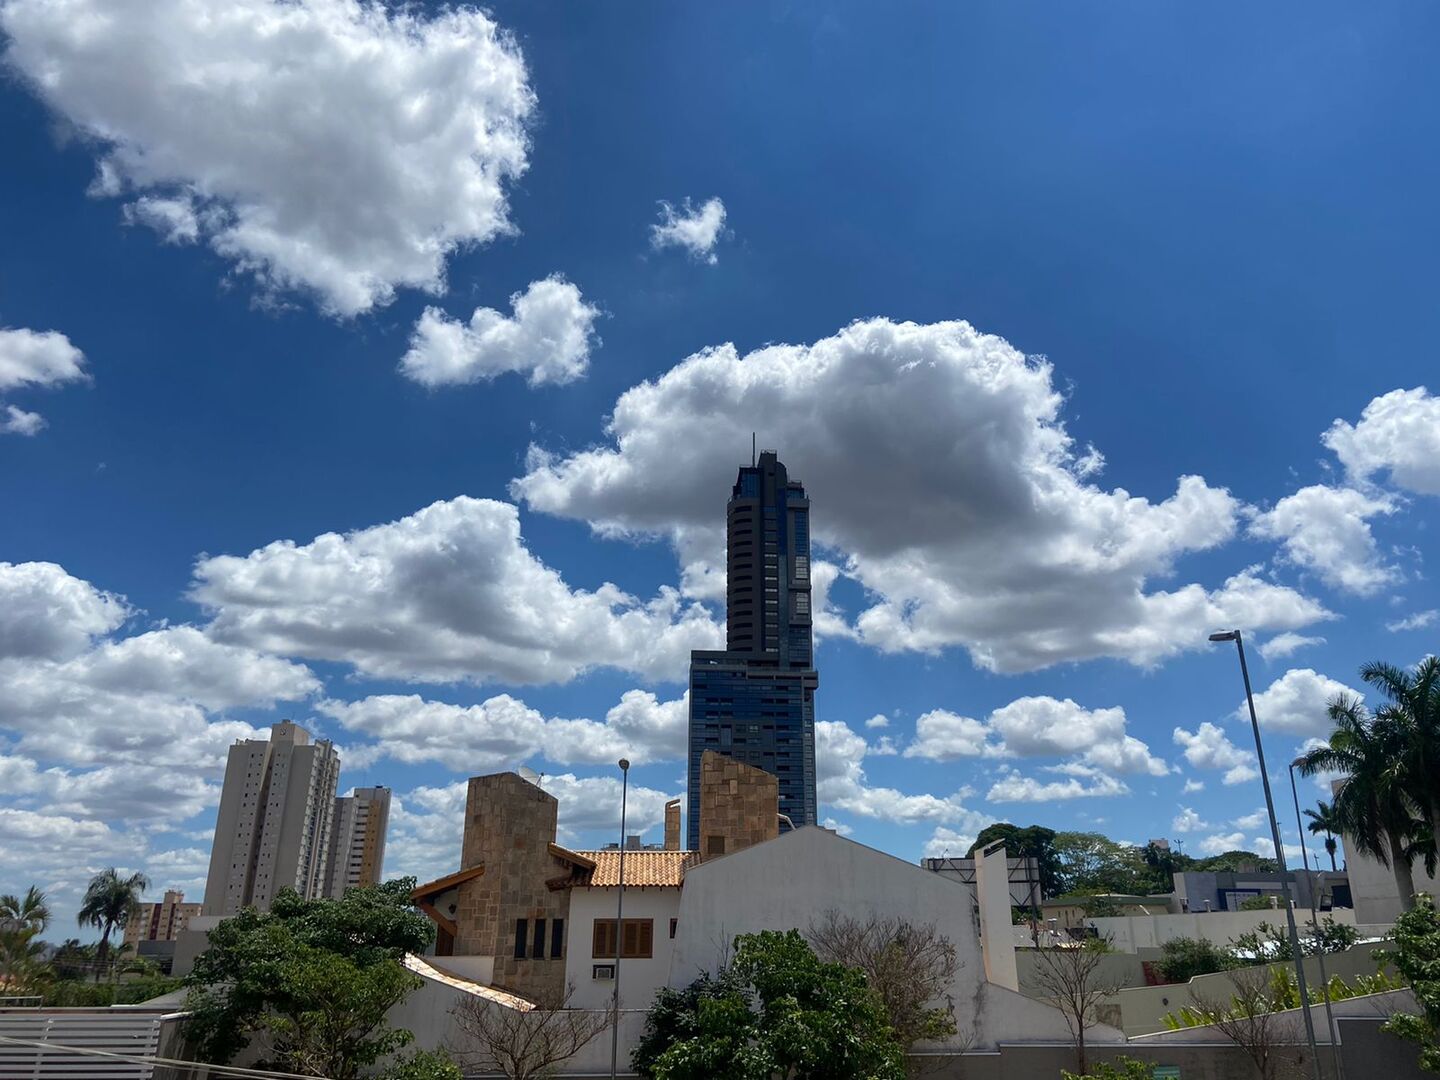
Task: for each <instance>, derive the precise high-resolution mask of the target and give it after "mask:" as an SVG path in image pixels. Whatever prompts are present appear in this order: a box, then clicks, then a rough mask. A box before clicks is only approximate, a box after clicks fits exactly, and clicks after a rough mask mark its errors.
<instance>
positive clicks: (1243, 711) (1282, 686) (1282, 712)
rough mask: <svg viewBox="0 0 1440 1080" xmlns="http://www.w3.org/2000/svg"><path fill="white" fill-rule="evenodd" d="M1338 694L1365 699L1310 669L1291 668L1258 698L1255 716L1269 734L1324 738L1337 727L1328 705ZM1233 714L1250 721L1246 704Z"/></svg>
mask: <svg viewBox="0 0 1440 1080" xmlns="http://www.w3.org/2000/svg"><path fill="white" fill-rule="evenodd" d="M1339 694H1347V695H1349V696H1352V697H1360V696H1363V695H1361V694H1360V691H1358V690H1356V689H1354V688H1353V687H1350V686H1346V685H1345V684H1344V683H1342V682H1340V681H1339V680H1338V679H1332V678H1330V677H1329V676H1328V675H1321V674H1320V673H1319V672H1317V671H1314V670H1312V669H1311V668H1291V669H1290V670H1289V671H1287V672H1286V673H1285V674H1284V675H1282V676H1280V678H1278V679H1276V680H1275V681H1274V682H1272V683H1271V684H1270V685H1269V687H1267V688H1266V689H1265V690H1262V691H1261V692H1260V693H1258V694H1256V695H1255V715H1256V716H1257V717H1259V719H1260V726H1261V727H1262V728H1264V729H1265V730H1267V731H1283V732H1285V733H1286V734H1287V735H1299V736H1301V737H1304V738H1323V737H1324V736H1327V735H1329V734H1330V732H1331V731H1333V730H1334V728H1335V725H1334V723H1333V722H1332V721H1331V720H1330V718H1329V716H1327V715H1326V712H1325V706H1326V705H1327V703H1328V702H1329V701H1330V700H1331V699H1332V698H1334V697H1336V696H1337V695H1339ZM1234 715H1235V719H1236V720H1239V721H1243V722H1244V723H1247V724H1248V723H1249V722H1250V710H1249V707H1248V705H1247V704H1246V703H1245V702H1243V701H1242V702H1241V703H1240V704H1239V705H1237V706H1236V708H1235V714H1234Z"/></svg>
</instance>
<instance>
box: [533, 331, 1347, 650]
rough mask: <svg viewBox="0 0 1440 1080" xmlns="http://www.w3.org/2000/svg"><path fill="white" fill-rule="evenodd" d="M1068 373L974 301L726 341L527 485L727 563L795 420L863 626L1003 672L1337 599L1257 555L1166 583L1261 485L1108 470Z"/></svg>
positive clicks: (559, 509) (629, 530)
mask: <svg viewBox="0 0 1440 1080" xmlns="http://www.w3.org/2000/svg"><path fill="white" fill-rule="evenodd" d="M1052 374H1053V373H1052V370H1051V367H1050V365H1049V364H1048V363H1046V362H1044V361H1041V360H1037V359H1034V358H1031V357H1026V356H1024V355H1023V354H1021V353H1020V352H1019V351H1018V350H1016V349H1015V348H1013V347H1012V346H1011V345H1010V344H1008V343H1007V342H1005V341H1003V340H1002V339H1000V338H998V337H994V336H991V335H987V334H982V333H980V332H978V331H976V330H975V329H974V328H973V327H971V326H970V325H969V324H968V323H964V322H944V323H935V324H931V325H916V324H913V323H895V322H891V321H890V320H887V319H873V320H870V321H868V322H857V323H854V324H852V325H850V326H848V327H846V328H845V329H844V330H842V331H841V332H840V333H838V334H836V335H835V336H833V337H829V338H825V339H823V340H821V341H817V342H815V343H814V344H812V345H802V346H796V345H774V346H769V347H766V348H762V349H758V350H756V351H754V352H752V353H749V354H748V355H742V354H741V353H740V352H739V351H738V350H737V349H736V348H735V347H734V346H733V345H722V346H719V347H716V348H712V349H707V350H705V351H703V352H700V353H697V354H695V355H694V356H691V357H689V358H688V359H686V360H685V361H683V362H682V363H680V364H679V365H678V366H676V367H674V368H672V369H671V370H670V371H668V372H666V373H665V374H664V375H662V376H661V377H660V378H658V379H656V380H654V381H651V382H645V383H642V384H640V385H638V386H635V387H633V388H631V389H630V390H628V391H626V392H625V393H624V394H622V395H621V396H620V399H619V400H618V401H617V402H616V404H615V408H614V410H613V412H612V414H611V418H610V421H609V424H608V428H607V434H608V435H609V438H610V442H609V444H608V445H601V446H598V447H595V448H591V449H587V450H582V451H579V452H575V453H570V454H564V455H561V454H552V453H549V452H547V451H545V450H543V449H541V448H538V447H537V448H532V450H531V453H530V455H529V461H528V471H527V472H526V474H525V475H524V476H523V477H521V478H519V479H517V480H516V481H515V483H514V484H513V486H512V490H513V492H514V494H515V495H516V496H518V497H519V498H521V499H523V500H524V501H525V502H527V503H528V504H529V505H530V506H532V507H533V508H535V509H537V510H541V511H544V512H547V513H552V514H556V515H561V516H565V517H570V518H576V519H580V520H584V521H587V522H589V523H590V524H591V526H592V527H593V528H594V529H596V530H597V531H598V532H600V533H602V534H605V535H655V534H660V535H666V536H668V537H670V539H671V540H672V542H674V544H675V545H676V549H677V552H678V554H679V557H680V561H681V564H682V566H683V567H684V568H685V580H686V581H687V582H690V581H692V580H697V579H707V580H708V576H713V574H714V573H715V572H716V571H715V569H714V568H715V566H716V564H717V563H718V561H719V559H720V555H721V553H722V552H723V550H724V547H723V530H722V528H721V525H720V524H719V517H720V515H719V513H718V509H717V507H718V505H719V504H717V502H716V498H717V496H716V495H715V493H716V492H717V491H718V492H723V491H725V490H727V489H728V487H729V486H730V484H731V483H732V482H733V480H734V470H735V463H736V458H737V448H739V447H742V446H745V447H748V444H749V436H750V433H751V432H752V431H756V430H758V431H760V432H761V438H762V440H763V439H769V440H774V439H777V438H779V437H780V435H781V434H782V433H783V436H784V445H783V446H780V447H778V449H779V451H780V456H781V459H782V460H783V461H785V463H786V465H787V466H788V467H789V469H790V472H791V476H792V477H795V478H798V479H801V480H803V481H804V482H805V484H806V486H807V490H808V491H809V493H810V494H811V495H812V497H814V498H815V499H816V500H817V502H816V505H817V510H816V513H815V517H814V529H815V536H816V539H817V541H818V542H819V543H820V544H822V545H823V546H824V547H826V548H827V549H829V550H833V551H836V552H839V553H841V554H842V555H843V556H844V564H843V567H841V569H842V570H843V572H844V573H845V574H846V575H847V576H849V577H851V578H853V579H854V580H855V581H857V582H858V583H859V584H861V585H862V586H863V587H864V588H865V589H866V590H867V591H868V594H869V595H870V597H871V598H872V600H871V604H870V606H869V607H868V608H867V609H866V610H864V611H862V612H861V613H860V614H859V615H858V617H857V618H856V619H855V622H854V624H853V626H850V627H847V628H846V629H847V631H848V633H849V634H851V635H852V636H855V637H857V638H859V639H860V640H861V641H864V642H868V643H869V644H871V645H873V646H875V647H877V648H879V649H882V650H885V651H898V650H918V651H929V652H934V651H938V650H941V649H943V648H945V647H948V646H955V645H959V646H963V647H964V648H966V649H968V650H969V652H970V654H971V657H972V658H973V659H974V661H975V662H976V663H977V664H979V665H980V666H982V667H984V668H987V669H990V670H995V671H1005V672H1016V671H1027V670H1033V669H1036V668H1042V667H1046V666H1048V665H1050V664H1055V663H1063V662H1069V661H1079V660H1087V659H1093V658H1097V657H1117V658H1122V659H1125V660H1127V661H1130V662H1132V663H1137V664H1144V665H1149V664H1154V663H1156V662H1157V661H1160V660H1163V659H1165V658H1166V657H1169V656H1173V655H1175V654H1177V653H1179V652H1181V651H1182V650H1185V649H1190V648H1197V647H1199V645H1200V644H1203V641H1204V637H1203V635H1198V634H1197V633H1196V632H1195V629H1194V628H1195V627H1196V626H1205V625H1211V624H1214V625H1222V624H1223V625H1243V626H1246V627H1248V628H1254V629H1256V630H1267V629H1268V630H1275V631H1284V630H1295V629H1299V628H1301V627H1303V626H1306V625H1309V624H1311V623H1314V622H1316V621H1317V620H1320V619H1324V618H1327V617H1328V612H1326V611H1325V609H1324V608H1323V607H1322V606H1321V605H1320V604H1318V603H1317V602H1316V601H1314V600H1312V599H1310V598H1308V597H1306V596H1304V595H1302V594H1300V593H1298V592H1296V591H1294V590H1293V589H1289V588H1285V587H1282V586H1279V585H1275V584H1273V583H1270V582H1267V581H1264V580H1263V579H1262V578H1261V577H1260V576H1259V575H1258V574H1257V573H1256V572H1254V571H1253V570H1242V571H1240V572H1239V573H1235V574H1233V575H1232V576H1231V577H1230V578H1229V579H1228V580H1226V581H1224V582H1223V583H1221V584H1220V585H1218V586H1213V587H1206V586H1203V585H1201V584H1198V583H1193V584H1180V585H1178V586H1176V587H1174V588H1173V589H1168V590H1162V589H1157V588H1155V587H1154V586H1153V584H1152V582H1153V581H1154V580H1155V579H1158V578H1161V577H1164V576H1166V575H1169V574H1170V573H1171V572H1172V570H1173V568H1174V563H1175V561H1176V560H1177V559H1178V558H1179V557H1180V556H1182V555H1184V554H1186V553H1188V552H1194V551H1202V550H1207V549H1211V548H1215V547H1217V546H1219V545H1222V544H1224V543H1226V542H1228V541H1229V540H1230V539H1232V538H1233V537H1234V535H1235V532H1236V528H1237V517H1238V513H1239V504H1238V503H1237V502H1236V500H1235V499H1234V498H1233V497H1232V496H1231V495H1230V494H1229V493H1228V492H1226V491H1224V490H1223V489H1218V488H1214V487H1211V486H1210V485H1209V484H1207V483H1206V482H1205V481H1204V480H1203V479H1201V478H1199V477H1194V476H1190V477H1183V478H1181V479H1180V480H1179V482H1178V483H1177V485H1176V488H1175V491H1174V492H1173V493H1172V494H1170V495H1169V496H1168V497H1166V498H1164V499H1163V500H1161V501H1158V502H1156V501H1152V500H1150V499H1148V498H1146V497H1143V496H1138V495H1133V494H1131V493H1130V492H1128V491H1125V490H1123V489H1118V488H1117V489H1111V490H1105V489H1102V488H1100V487H1098V486H1096V485H1095V484H1094V483H1092V482H1091V481H1090V480H1089V479H1087V478H1086V477H1087V475H1088V472H1089V470H1087V469H1086V468H1083V467H1082V464H1081V463H1082V461H1083V460H1084V459H1085V458H1087V457H1088V456H1089V449H1088V448H1085V447H1077V446H1075V444H1074V442H1073V440H1072V439H1071V437H1070V436H1069V435H1068V434H1067V432H1066V431H1065V428H1064V425H1063V422H1062V420H1061V415H1060V414H1061V408H1062V405H1063V398H1062V396H1061V394H1060V393H1059V391H1058V390H1057V389H1056V388H1055V385H1054V381H1053V378H1052ZM767 432H768V433H770V434H768V435H767V434H766V433H767ZM675 475H684V476H686V477H687V478H688V481H687V483H685V484H675V483H673V482H671V480H670V478H671V477H673V476H675ZM820 507H823V512H822V511H821V509H819V508H820ZM707 566H708V567H709V568H710V569H709V575H707V574H706V573H705V572H704V570H705V568H706V567H707ZM710 589H711V594H713V586H710Z"/></svg>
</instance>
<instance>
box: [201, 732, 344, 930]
mask: <svg viewBox="0 0 1440 1080" xmlns="http://www.w3.org/2000/svg"><path fill="white" fill-rule="evenodd" d="M339 775H340V757H339V755H338V754H337V753H336V752H335V748H334V746H333V745H331V743H330V742H329V741H328V740H326V739H321V740H320V741H318V742H315V743H311V742H310V734H309V732H307V731H306V730H305V729H304V728H302V727H300V726H299V725H298V724H295V723H292V722H291V721H289V720H284V721H281V722H280V723H278V724H274V725H272V726H271V728H270V738H269V739H268V740H260V739H245V740H241V741H240V742H237V743H236V744H235V745H234V746H232V747H231V748H230V756H229V759H228V761H227V762H226V765H225V785H224V788H223V789H222V790H221V793H220V812H219V815H218V816H217V818H216V821H215V843H214V846H213V847H212V848H211V850H210V874H209V877H208V878H207V879H206V884H205V900H204V905H203V909H202V911H203V914H205V915H233V914H235V913H237V912H239V911H240V910H241V909H242V908H246V907H256V908H258V909H260V910H261V911H266V910H269V907H270V902H271V900H272V899H273V898H274V897H275V894H276V893H278V892H279V891H280V890H281V889H283V888H285V887H286V886H289V887H290V888H293V889H294V890H295V891H296V892H298V893H299V894H300V895H301V896H305V897H316V896H320V895H321V894H322V893H323V892H324V889H325V885H326V882H327V874H326V871H327V860H328V857H329V853H330V833H331V829H332V825H333V819H334V813H335V785H336V781H337V780H338V779H339Z"/></svg>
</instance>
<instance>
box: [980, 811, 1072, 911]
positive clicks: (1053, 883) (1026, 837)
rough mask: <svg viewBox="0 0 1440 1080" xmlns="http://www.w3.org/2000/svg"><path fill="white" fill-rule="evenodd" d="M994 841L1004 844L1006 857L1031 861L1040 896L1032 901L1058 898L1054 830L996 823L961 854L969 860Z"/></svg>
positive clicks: (984, 829)
mask: <svg viewBox="0 0 1440 1080" xmlns="http://www.w3.org/2000/svg"><path fill="white" fill-rule="evenodd" d="M997 840H1003V841H1005V854H1006V856H1007V857H1008V858H1027V859H1034V860H1035V864H1036V868H1037V869H1038V870H1039V872H1040V895H1039V896H1037V897H1036V898H1035V900H1036V903H1039V901H1041V900H1044V899H1046V898H1048V897H1051V896H1059V895H1060V893H1061V891H1062V890H1061V887H1060V869H1061V868H1060V859H1059V857H1058V856H1057V855H1056V854H1055V830H1054V829H1047V828H1045V827H1044V826H1043V825H1027V826H1025V827H1024V828H1023V829H1022V828H1021V827H1020V826H1018V825H1011V824H1010V823H1008V822H1004V821H997V822H996V823H995V824H993V825H986V826H985V828H983V829H981V830H980V835H979V836H977V837H976V838H975V842H974V843H973V844H971V845H970V849H969V850H968V851H966V852H965V856H966V858H973V857H974V855H975V852H976V851H978V850H980V849H981V848H986V847H989V846H990V845H991V844H993V843H994V842H995V841H997Z"/></svg>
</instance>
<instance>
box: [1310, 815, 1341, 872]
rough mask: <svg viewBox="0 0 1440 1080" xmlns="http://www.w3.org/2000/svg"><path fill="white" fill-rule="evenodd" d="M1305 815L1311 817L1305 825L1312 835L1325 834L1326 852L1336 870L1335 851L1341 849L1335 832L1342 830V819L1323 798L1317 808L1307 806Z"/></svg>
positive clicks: (1331, 866)
mask: <svg viewBox="0 0 1440 1080" xmlns="http://www.w3.org/2000/svg"><path fill="white" fill-rule="evenodd" d="M1305 816H1306V817H1307V818H1309V819H1310V824H1309V825H1307V826H1305V827H1306V828H1307V829H1309V830H1310V835H1312V836H1318V835H1319V834H1320V833H1322V832H1323V833H1324V834H1325V854H1326V855H1329V856H1330V869H1331V870H1334V869H1335V853H1336V851H1337V850H1338V849H1339V844H1338V843H1336V841H1335V834H1336V833H1338V832H1339V831H1340V819H1339V818H1338V817H1337V816H1336V814H1335V808H1334V807H1333V806H1331V805H1330V804H1329V803H1327V802H1326V801H1325V800H1323V799H1321V800H1320V801H1319V802H1317V803H1316V804H1315V809H1313V810H1311V809H1309V808H1308V807H1307V808H1306V810H1305Z"/></svg>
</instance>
